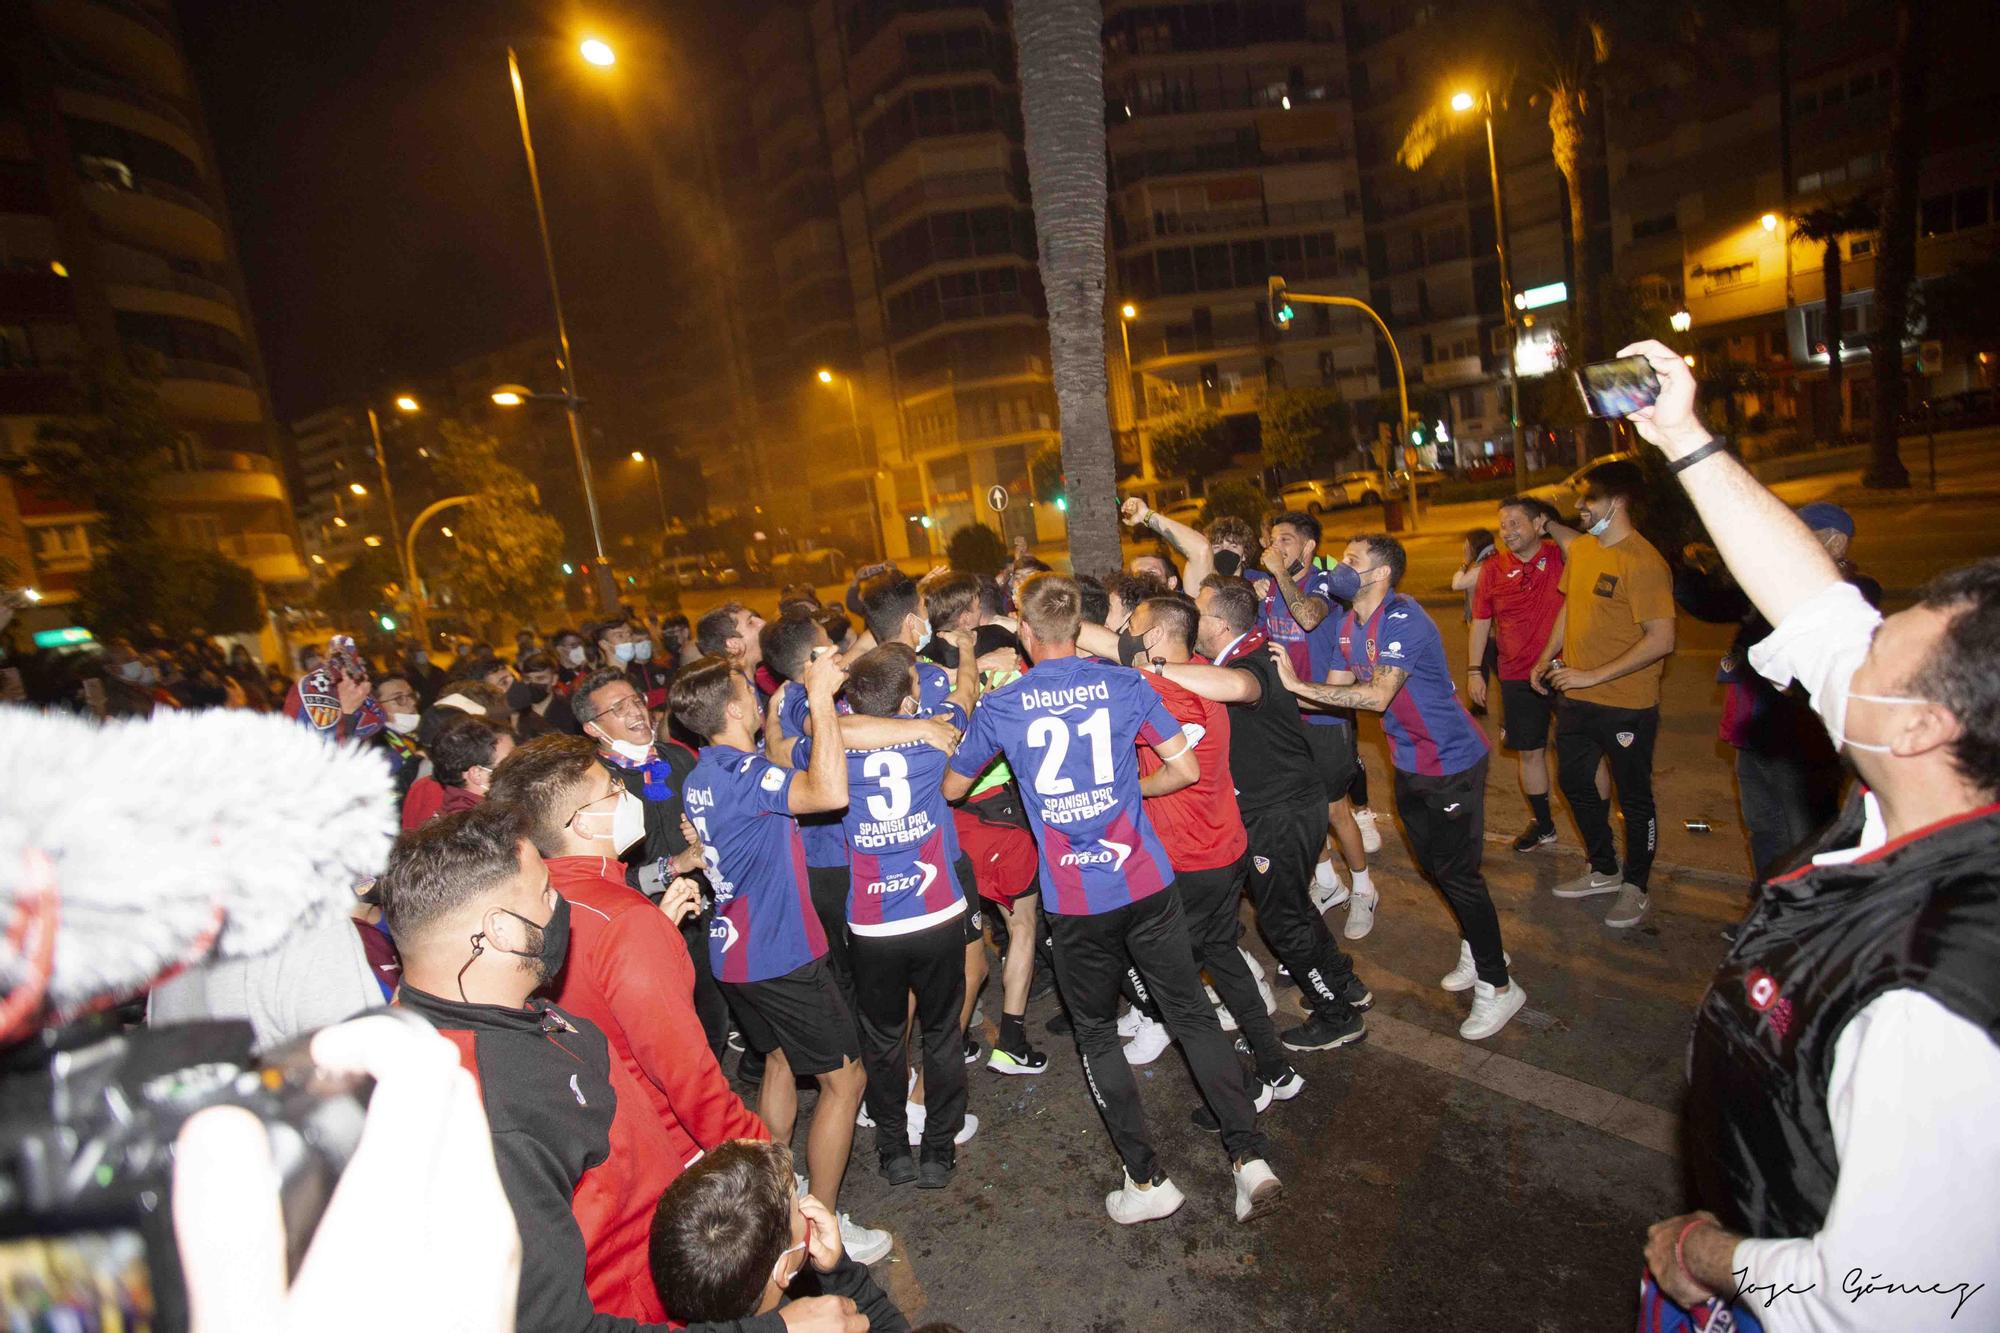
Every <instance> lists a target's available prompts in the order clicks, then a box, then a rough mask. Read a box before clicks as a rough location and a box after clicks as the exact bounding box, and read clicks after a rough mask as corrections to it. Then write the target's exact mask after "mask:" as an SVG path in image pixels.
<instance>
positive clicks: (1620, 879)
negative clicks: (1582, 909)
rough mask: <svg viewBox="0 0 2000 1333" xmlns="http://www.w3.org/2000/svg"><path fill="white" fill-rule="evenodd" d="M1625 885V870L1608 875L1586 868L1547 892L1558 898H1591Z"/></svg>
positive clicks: (1612, 891)
mask: <svg viewBox="0 0 2000 1333" xmlns="http://www.w3.org/2000/svg"><path fill="white" fill-rule="evenodd" d="M1624 887H1625V872H1624V871H1622V870H1614V871H1612V872H1611V873H1610V874H1608V875H1600V874H1598V873H1597V872H1596V871H1595V870H1586V871H1584V872H1583V873H1582V874H1581V875H1578V876H1577V877H1576V878H1575V879H1566V880H1564V881H1563V882H1562V883H1560V884H1558V885H1556V886H1555V887H1554V888H1553V889H1550V890H1549V892H1550V893H1553V894H1554V895H1555V896H1556V897H1558V898H1593V897H1595V896H1597V895H1598V894H1600V893H1616V892H1618V890H1620V889H1622V888H1624Z"/></svg>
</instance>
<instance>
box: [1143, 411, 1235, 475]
mask: <svg viewBox="0 0 2000 1333" xmlns="http://www.w3.org/2000/svg"><path fill="white" fill-rule="evenodd" d="M1152 434H1153V471H1154V472H1155V473H1156V474H1157V475H1159V476H1162V477H1192V476H1195V475H1197V474H1198V473H1202V472H1213V471H1216V470H1217V469H1219V468H1225V467H1228V466H1229V437H1228V434H1227V432H1226V431H1225V430H1224V429H1223V425H1222V416H1221V414H1220V413H1217V412H1214V411H1211V410H1209V409H1208V408H1205V407H1197V408H1192V409H1190V410H1188V411H1184V412H1178V413H1176V414H1174V415H1173V416H1171V417H1167V418H1165V419H1164V420H1162V421H1160V422H1159V423H1158V424H1156V425H1154V426H1153V428H1152Z"/></svg>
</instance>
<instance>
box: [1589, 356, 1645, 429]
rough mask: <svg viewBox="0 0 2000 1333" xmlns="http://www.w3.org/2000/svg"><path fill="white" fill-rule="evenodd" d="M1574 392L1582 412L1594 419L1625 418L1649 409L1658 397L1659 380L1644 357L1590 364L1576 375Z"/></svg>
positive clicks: (1623, 357)
mask: <svg viewBox="0 0 2000 1333" xmlns="http://www.w3.org/2000/svg"><path fill="white" fill-rule="evenodd" d="M1576 391H1577V392H1578V393H1579V394H1581V395H1583V410H1584V411H1586V412H1588V413H1590V415H1592V416H1594V417H1607V418H1609V417H1626V416H1630V415H1631V414H1632V413H1634V412H1637V411H1638V410H1639V409H1640V408H1642V407H1651V406H1652V405H1653V403H1654V400H1656V399H1657V398H1659V396H1660V377H1659V376H1658V375H1656V374H1654V373H1653V363H1652V362H1650V361H1648V360H1647V359H1646V358H1645V357H1643V356H1621V357H1618V358H1617V359H1615V360H1612V361H1592V362H1591V363H1590V364H1588V365H1586V366H1582V367H1580V368H1579V369H1578V370H1577V372H1576Z"/></svg>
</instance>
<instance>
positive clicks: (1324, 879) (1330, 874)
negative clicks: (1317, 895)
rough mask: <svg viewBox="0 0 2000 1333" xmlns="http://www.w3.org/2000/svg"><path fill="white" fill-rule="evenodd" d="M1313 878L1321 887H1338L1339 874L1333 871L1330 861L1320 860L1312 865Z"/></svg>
mask: <svg viewBox="0 0 2000 1333" xmlns="http://www.w3.org/2000/svg"><path fill="white" fill-rule="evenodd" d="M1313 880H1314V882H1316V883H1317V884H1318V885H1319V886H1320V887H1321V888H1322V889H1332V888H1338V887H1339V886H1340V876H1339V875H1338V874H1336V873H1335V872H1334V869H1333V862H1332V861H1321V862H1320V863H1319V864H1318V865H1316V866H1314V867H1313Z"/></svg>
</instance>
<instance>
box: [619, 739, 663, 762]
mask: <svg viewBox="0 0 2000 1333" xmlns="http://www.w3.org/2000/svg"><path fill="white" fill-rule="evenodd" d="M610 745H611V751H612V753H613V754H616V755H617V756H618V757H619V758H620V759H624V760H626V761H628V762H630V763H634V764H643V763H645V762H646V761H647V760H648V759H651V758H652V757H653V747H652V746H650V745H638V744H635V743H633V742H632V741H611V742H610Z"/></svg>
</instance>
